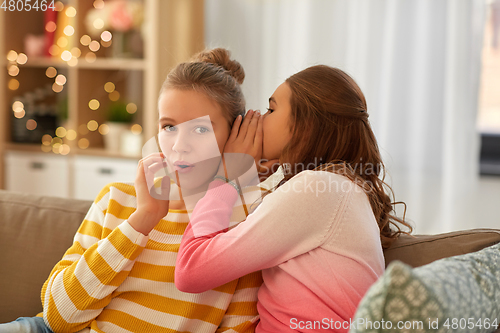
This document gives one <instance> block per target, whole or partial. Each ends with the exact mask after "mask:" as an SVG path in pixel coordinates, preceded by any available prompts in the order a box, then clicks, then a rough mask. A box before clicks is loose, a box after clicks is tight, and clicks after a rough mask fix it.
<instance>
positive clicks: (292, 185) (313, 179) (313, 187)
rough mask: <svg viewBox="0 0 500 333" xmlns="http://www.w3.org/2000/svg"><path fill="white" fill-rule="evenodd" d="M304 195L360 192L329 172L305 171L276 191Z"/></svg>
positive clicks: (346, 181) (343, 178)
mask: <svg viewBox="0 0 500 333" xmlns="http://www.w3.org/2000/svg"><path fill="white" fill-rule="evenodd" d="M280 189H281V191H285V192H291V193H295V194H305V195H310V194H314V195H316V196H317V195H321V194H324V195H336V194H342V193H344V194H345V193H349V192H352V191H358V190H360V188H359V186H357V185H356V184H354V182H352V181H351V180H350V179H349V178H347V177H345V176H343V175H340V174H338V173H334V172H329V171H312V170H305V171H302V172H300V173H298V174H296V175H295V176H293V177H292V178H291V179H290V180H289V181H287V182H286V183H284V184H283V185H281V186H280V187H279V188H278V190H280Z"/></svg>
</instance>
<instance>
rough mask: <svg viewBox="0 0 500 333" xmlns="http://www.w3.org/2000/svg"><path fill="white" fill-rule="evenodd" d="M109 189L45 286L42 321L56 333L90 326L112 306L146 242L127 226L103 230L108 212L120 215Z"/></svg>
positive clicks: (100, 198)
mask: <svg viewBox="0 0 500 333" xmlns="http://www.w3.org/2000/svg"><path fill="white" fill-rule="evenodd" d="M118 186H127V185H124V184H119V185H117V187H118ZM111 187H112V186H110V185H108V186H106V187H105V188H104V189H103V190H101V193H100V194H99V196H98V197H97V198H96V200H95V201H94V203H93V204H92V206H91V208H90V210H89V212H88V213H87V216H86V217H85V219H84V221H83V223H82V225H81V226H80V228H79V230H78V232H77V233H76V235H75V238H74V242H73V245H72V246H71V247H70V248H69V249H68V251H66V253H65V255H64V257H63V258H62V260H61V261H60V262H59V263H57V264H56V266H55V267H54V269H53V270H52V272H51V273H50V276H49V278H48V279H47V281H46V282H45V284H44V285H43V288H42V303H43V310H44V311H43V316H44V319H45V321H46V323H48V324H49V325H50V327H51V329H52V330H54V331H65V332H66V331H78V330H81V329H82V328H84V327H86V326H88V324H89V323H90V322H91V321H92V320H94V318H96V317H97V316H98V315H99V314H100V313H101V312H102V309H103V308H104V307H106V305H108V304H109V302H110V301H111V299H112V297H113V296H112V294H113V292H114V291H115V290H116V288H118V286H119V285H120V284H121V283H122V282H123V281H124V280H125V278H126V277H127V275H128V273H129V272H130V269H131V268H132V266H133V264H134V262H135V259H136V258H137V256H138V255H139V254H140V253H141V252H142V250H143V248H144V246H145V245H146V242H147V240H148V237H146V236H144V235H143V234H141V233H139V232H137V231H136V230H135V229H134V228H132V226H130V224H128V222H127V221H124V222H122V223H120V224H119V225H118V226H117V227H116V228H114V229H113V230H111V231H110V230H109V229H107V228H105V227H104V219H105V212H106V211H110V210H111V209H115V210H116V209H117V206H116V203H115V204H114V206H113V205H112V202H115V201H114V200H113V201H110V194H111V190H110V188H111ZM132 189H133V187H132ZM116 192H117V193H118V195H119V194H123V192H121V191H119V190H116ZM124 196H126V195H125V194H124ZM115 199H116V198H115Z"/></svg>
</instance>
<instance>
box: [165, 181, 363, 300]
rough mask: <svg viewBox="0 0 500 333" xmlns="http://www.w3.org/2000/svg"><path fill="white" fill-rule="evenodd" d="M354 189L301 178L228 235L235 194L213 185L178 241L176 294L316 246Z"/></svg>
mask: <svg viewBox="0 0 500 333" xmlns="http://www.w3.org/2000/svg"><path fill="white" fill-rule="evenodd" d="M353 186H354V184H353V183H352V182H351V181H350V180H348V179H347V178H345V177H342V176H340V175H337V174H333V173H330V172H317V171H305V172H301V173H300V174H298V175H296V176H295V177H293V178H292V179H290V180H289V181H288V182H287V183H285V184H284V185H282V186H281V187H279V188H278V189H277V190H276V191H275V192H274V193H272V194H270V195H268V196H266V197H265V198H264V200H263V201H262V203H261V204H260V206H259V207H257V209H256V210H255V211H254V212H253V213H251V214H250V215H249V216H248V217H247V219H246V221H244V222H243V223H240V224H239V225H238V226H236V227H235V228H233V229H231V230H228V221H229V216H230V213H231V209H232V207H233V204H234V202H235V201H236V199H237V196H238V194H237V192H236V190H235V189H234V188H233V187H232V186H231V185H229V184H224V185H221V182H220V181H219V180H216V181H213V182H212V183H211V184H210V186H209V190H208V191H207V194H206V195H205V197H204V198H202V199H201V200H200V201H199V202H198V204H197V205H196V207H195V210H194V211H193V214H192V215H191V222H190V223H189V225H188V228H187V230H186V232H185V233H184V236H183V238H182V242H181V246H180V249H179V254H178V256H177V263H176V270H175V284H176V286H177V288H178V289H179V290H181V291H184V292H192V293H193V292H194V293H198V292H203V291H206V290H209V289H212V288H215V287H217V286H220V285H222V284H224V283H227V282H229V281H231V280H234V279H237V278H239V277H241V276H243V275H246V274H248V273H250V272H255V271H258V270H262V269H266V268H270V267H273V266H276V265H279V264H281V263H283V262H285V261H287V260H289V259H291V258H294V257H296V256H299V255H301V254H304V253H306V252H308V251H311V250H313V249H315V248H317V247H319V246H321V244H322V243H323V242H324V241H325V240H326V239H327V237H328V235H330V234H331V233H332V232H333V230H334V229H335V227H336V225H337V223H336V222H337V221H338V220H339V218H340V216H341V214H342V212H343V210H344V208H345V203H346V201H347V198H348V196H349V193H350V191H351V190H352V188H353Z"/></svg>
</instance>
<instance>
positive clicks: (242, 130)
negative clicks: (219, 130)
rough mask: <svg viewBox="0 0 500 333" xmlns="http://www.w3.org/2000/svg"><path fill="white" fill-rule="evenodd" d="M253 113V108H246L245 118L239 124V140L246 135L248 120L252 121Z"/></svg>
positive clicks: (243, 138)
mask: <svg viewBox="0 0 500 333" xmlns="http://www.w3.org/2000/svg"><path fill="white" fill-rule="evenodd" d="M254 114H255V112H254V110H248V112H247V114H246V116H245V119H244V120H243V123H242V124H241V127H240V131H239V134H238V138H239V139H241V140H245V137H246V135H247V131H248V126H249V125H250V122H251V121H252V118H253V115H254Z"/></svg>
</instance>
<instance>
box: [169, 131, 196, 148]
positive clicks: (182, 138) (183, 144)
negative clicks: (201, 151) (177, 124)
mask: <svg viewBox="0 0 500 333" xmlns="http://www.w3.org/2000/svg"><path fill="white" fill-rule="evenodd" d="M183 132H184V131H179V133H177V136H176V138H175V141H174V145H173V146H172V150H173V151H174V152H176V153H189V152H190V151H191V144H190V142H189V135H187V134H185V133H183Z"/></svg>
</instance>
